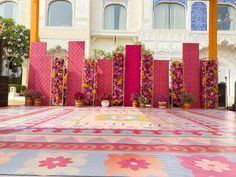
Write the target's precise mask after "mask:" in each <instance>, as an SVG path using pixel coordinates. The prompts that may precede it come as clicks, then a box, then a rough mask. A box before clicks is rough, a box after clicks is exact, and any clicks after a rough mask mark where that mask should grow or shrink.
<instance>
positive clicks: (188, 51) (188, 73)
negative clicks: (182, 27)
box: [183, 43, 200, 108]
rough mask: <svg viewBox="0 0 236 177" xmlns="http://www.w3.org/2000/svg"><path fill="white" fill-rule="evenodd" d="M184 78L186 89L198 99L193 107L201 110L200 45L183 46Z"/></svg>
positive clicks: (188, 44)
mask: <svg viewBox="0 0 236 177" xmlns="http://www.w3.org/2000/svg"><path fill="white" fill-rule="evenodd" d="M183 77H184V87H185V90H186V91H187V92H188V93H192V94H193V95H194V96H195V97H196V101H195V102H194V103H193V105H192V107H194V108H200V60H199V44H198V43H184V44H183Z"/></svg>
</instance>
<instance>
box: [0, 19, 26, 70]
mask: <svg viewBox="0 0 236 177" xmlns="http://www.w3.org/2000/svg"><path fill="white" fill-rule="evenodd" d="M0 25H2V26H3V30H2V33H1V34H0V38H2V39H3V41H4V44H3V59H5V60H7V61H8V62H7V65H8V69H9V68H10V69H14V68H17V67H18V66H21V64H22V63H23V62H24V60H27V59H28V58H29V44H30V40H29V39H30V37H29V35H30V31H29V30H28V29H26V28H25V27H24V26H22V25H18V24H16V23H15V22H14V20H13V19H10V18H2V17H0Z"/></svg>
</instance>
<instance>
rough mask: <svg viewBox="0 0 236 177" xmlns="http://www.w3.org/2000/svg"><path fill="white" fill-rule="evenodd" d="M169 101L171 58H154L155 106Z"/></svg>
mask: <svg viewBox="0 0 236 177" xmlns="http://www.w3.org/2000/svg"><path fill="white" fill-rule="evenodd" d="M158 101H166V102H169V60H154V107H156V106H158Z"/></svg>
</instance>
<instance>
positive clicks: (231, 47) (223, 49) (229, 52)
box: [200, 40, 236, 66]
mask: <svg viewBox="0 0 236 177" xmlns="http://www.w3.org/2000/svg"><path fill="white" fill-rule="evenodd" d="M207 56H208V46H206V47H203V48H202V49H200V58H207ZM218 58H219V64H220V65H224V60H227V61H229V62H231V63H234V64H235V66H236V44H231V43H230V42H229V41H227V40H224V41H222V42H221V43H219V44H218Z"/></svg>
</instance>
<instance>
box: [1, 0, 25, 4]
mask: <svg viewBox="0 0 236 177" xmlns="http://www.w3.org/2000/svg"><path fill="white" fill-rule="evenodd" d="M4 2H15V3H16V4H19V2H20V0H0V4H2V3H4Z"/></svg>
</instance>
